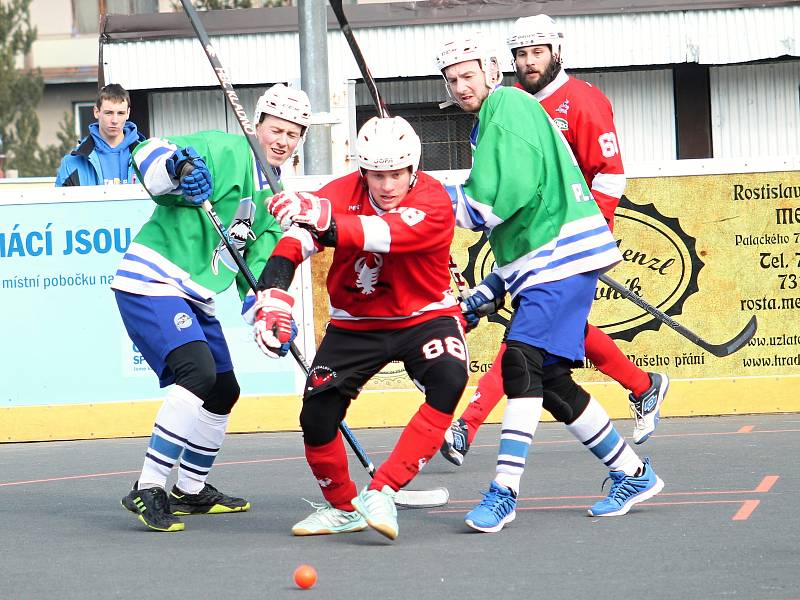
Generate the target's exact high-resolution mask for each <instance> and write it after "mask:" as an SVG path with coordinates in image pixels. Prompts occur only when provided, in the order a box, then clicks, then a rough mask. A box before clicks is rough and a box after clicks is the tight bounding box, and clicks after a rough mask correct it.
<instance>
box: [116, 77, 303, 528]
mask: <svg viewBox="0 0 800 600" xmlns="http://www.w3.org/2000/svg"><path fill="white" fill-rule="evenodd" d="M310 122H311V106H310V103H309V100H308V96H307V95H306V94H305V92H303V91H301V90H294V89H291V88H288V87H286V86H284V85H282V84H278V85H275V86H273V87H271V88H270V89H269V90H267V91H266V93H264V95H263V96H261V98H259V100H258V103H257V104H256V110H255V116H254V118H253V123H255V124H256V137H257V139H258V142H259V144H260V145H261V148H262V149H263V151H264V153H265V155H266V157H267V160H268V162H269V167H268V168H272V169H273V170H274V171H275V173H276V175H278V176H279V175H280V166H281V165H282V164H284V162H285V161H286V160H287V159H288V158H289V157H291V156H292V154H293V153H294V152H295V150H296V148H297V145H298V144H299V143H300V141H301V140H302V138H303V136H304V134H305V132H306V129H307V128H308V126H309V124H310ZM132 160H133V163H134V167H135V168H136V170H137V172H138V173H139V175H140V181H141V182H142V183H143V184H144V186H145V188H146V189H147V191H148V193H149V194H150V196H151V197H152V198H153V200H154V201H155V203H156V204H157V205H158V206H157V207H156V209H155V211H154V212H153V215H152V217H151V218H150V219H149V220H148V221H147V223H145V224H144V226H143V227H142V229H141V231H140V232H139V233H138V234H137V235H136V237H135V238H134V240H133V243H132V244H131V245H130V247H129V248H128V250H127V252H126V253H125V255H124V257H123V259H122V263H121V264H120V266H119V269H118V270H117V273H116V275H115V276H114V283H113V285H112V288H113V289H114V293H115V295H116V300H117V305H118V306H119V311H120V315H121V316H122V320H123V322H124V324H125V328H126V329H127V331H128V334H129V336H130V338H131V340H132V341H133V342H134V344H136V346H137V348H138V349H139V351H140V352H141V353H142V355H143V356H144V358H145V360H146V361H147V363H148V364H149V365H150V367H151V368H152V369H153V370H154V371H155V373H156V375H157V376H158V378H159V383H160V385H161V387H166V386H171V387H170V388H169V391H168V392H167V396H166V399H165V400H164V403H163V404H162V406H161V409H160V410H159V412H158V414H157V415H156V420H155V425H154V427H153V434H152V436H151V438H150V442H149V444H148V448H147V452H146V453H145V459H144V466H143V468H142V472H141V475H140V476H139V479H138V481H137V482H136V483H135V484H134V486H133V489H132V490H131V492H130V493H129V494H128V495H127V496H125V497H124V498H123V499H122V505H123V507H125V508H126V509H128V510H130V511H131V512H134V513H136V514H137V515H138V517H139V520H140V521H142V523H144V524H145V525H147V527H149V528H150V529H153V530H156V531H180V530H182V529H183V528H184V524H183V522H182V521H181V519H180V518H179V515H186V514H213V513H224V512H241V511H246V510H248V509H249V508H250V503H249V502H248V501H247V500H245V499H243V498H236V497H232V496H228V495H227V494H223V493H222V492H220V491H218V490H217V489H216V488H214V487H213V486H212V485H210V484H208V483H206V478H207V477H208V472H209V470H210V469H211V466H212V465H213V463H214V459H215V458H216V455H217V453H218V452H219V449H220V447H221V446H222V441H223V439H224V437H225V430H226V428H227V424H228V417H229V415H230V412H231V409H232V408H233V405H234V404H235V403H236V401H237V399H238V398H239V384H238V383H237V381H236V377H235V375H234V373H233V364H232V362H231V356H230V352H229V350H228V347H227V344H226V342H225V337H224V335H223V333H222V328H221V326H220V323H219V321H218V320H217V319H216V318H215V316H214V296H215V295H216V294H218V293H220V292H222V291H224V290H226V289H227V288H229V287H230V286H231V284H232V283H233V282H234V280H235V281H236V284H237V286H238V288H239V293H240V295H241V296H242V297H243V299H244V308H243V311H242V312H243V314H244V315H245V318H246V319H247V318H248V315H250V319H249V320H250V322H252V316H251V315H252V314H253V312H254V311H253V308H254V305H255V304H259V305H260V306H266V307H269V306H271V305H272V304H275V303H277V304H279V305H282V304H281V303H282V302H283V299H282V298H278V297H273V296H271V295H269V294H266V293H260V294H259V296H258V300H257V302H256V296H255V295H254V294H253V293H252V292H251V291H249V290H248V288H247V283H246V281H245V280H244V277H243V276H242V275H241V274H239V273H238V267H237V266H236V264H235V263H234V261H233V260H232V257H231V256H230V254H229V253H228V251H227V250H226V248H225V246H224V245H223V244H222V242H221V241H220V239H219V235H218V233H217V231H216V229H214V227H213V225H212V224H211V222H210V220H209V219H208V216H207V215H206V214H205V212H204V211H203V210H202V209H201V208H200V207H199V205H200V204H202V203H203V202H204V201H205V200H209V201H210V202H211V203H212V204H213V206H214V209H215V212H216V213H217V214H218V216H219V218H220V220H221V221H222V222H223V223H226V224H227V227H228V231H229V233H230V235H231V238H233V240H234V243H235V245H236V247H237V249H238V250H239V251H240V252H241V253H243V255H244V257H245V260H246V261H247V264H248V266H249V267H250V269H251V271H253V272H255V273H260V272H261V270H262V269H263V267H264V265H265V264H266V261H267V258H269V255H270V253H271V252H272V249H273V248H274V247H275V244H276V243H277V242H278V239H279V238H280V235H281V229H280V227H279V225H278V224H277V223H276V222H275V220H274V219H273V218H272V216H271V215H270V214H269V213H268V212H267V210H266V209H265V208H264V199H265V198H266V197H268V196H269V195H271V191H270V189H269V186H268V183H267V180H266V177H265V176H264V173H263V172H262V171H261V169H260V168H259V166H258V163H257V161H256V160H255V158H254V156H253V152H252V150H251V149H250V146H249V145H248V142H247V139H246V138H245V137H243V136H240V135H233V134H227V133H222V132H219V131H204V132H199V133H195V134H192V135H186V136H176V137H170V138H168V139H162V138H151V139H149V140H147V141H145V142H143V143H141V144H140V145H139V146H137V147H136V149H135V150H134V152H133V156H132ZM275 325H276V328H275V333H274V334H273V335H270V336H264V338H263V340H262V343H261V344H260V345H261V346H262V350H264V351H265V352H267V353H273V354H274V355H279V356H280V355H285V354H286V352H287V350H288V347H289V343H290V342H291V340H292V338H293V335H294V332H296V329H295V328H294V325H293V323H292V322H291V321H290V320H287V322H286V323H281V324H275ZM178 461H180V464H179V467H178V478H177V483H176V484H175V486H174V487H173V488H172V490H171V492H170V494H169V495H167V493H166V489H165V488H166V481H167V477H168V476H169V474H170V471H171V470H172V467H173V466H175V464H176V463H178Z"/></svg>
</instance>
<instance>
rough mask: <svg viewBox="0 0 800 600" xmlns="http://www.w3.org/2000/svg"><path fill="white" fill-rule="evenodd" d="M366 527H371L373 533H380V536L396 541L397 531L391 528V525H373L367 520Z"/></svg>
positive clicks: (373, 523)
mask: <svg viewBox="0 0 800 600" xmlns="http://www.w3.org/2000/svg"><path fill="white" fill-rule="evenodd" d="M367 525H369V526H370V527H372V528H373V529H374V530H375V531H377V532H378V533H380V534H381V535H382V536H384V537H386V538H389V539H390V540H395V539H397V533H398V531H397V529H395V528H394V527H392V526H391V525H387V524H386V523H375V522H373V521H370V520H369V519H367Z"/></svg>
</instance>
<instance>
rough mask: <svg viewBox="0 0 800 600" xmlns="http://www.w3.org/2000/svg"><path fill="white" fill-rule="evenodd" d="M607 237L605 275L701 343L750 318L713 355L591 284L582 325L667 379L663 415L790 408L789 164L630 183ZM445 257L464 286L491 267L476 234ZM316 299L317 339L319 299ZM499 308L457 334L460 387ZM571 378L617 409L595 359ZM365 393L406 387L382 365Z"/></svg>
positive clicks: (796, 284) (794, 294) (798, 338)
mask: <svg viewBox="0 0 800 600" xmlns="http://www.w3.org/2000/svg"><path fill="white" fill-rule="evenodd" d="M614 234H615V237H616V238H617V240H618V243H619V247H620V250H621V251H622V255H623V262H622V263H620V264H619V265H618V266H616V267H615V268H614V269H613V270H611V271H610V272H609V273H608V275H609V276H610V277H612V278H613V279H614V280H616V281H618V282H620V283H622V284H623V285H624V286H625V287H626V288H628V289H630V290H632V291H633V292H635V293H636V294H638V295H639V296H641V297H642V298H644V299H645V300H646V301H647V302H648V303H649V304H651V305H652V306H654V307H655V308H657V309H658V310H659V311H661V312H662V313H665V314H666V315H668V316H669V317H670V318H672V319H674V320H675V321H676V322H677V323H679V324H680V325H681V326H683V327H685V328H686V329H688V330H689V331H690V332H691V333H694V334H696V336H698V337H699V338H700V339H701V340H704V341H705V342H708V343H709V344H713V345H717V344H726V343H728V342H730V341H732V340H735V339H736V338H737V336H738V335H739V334H740V333H741V332H742V331H743V330H745V329H746V326H747V325H748V323H749V322H750V320H751V319H752V318H753V317H755V322H756V324H757V330H756V332H755V334H754V336H753V337H752V339H751V340H750V341H749V342H748V343H747V344H745V345H744V347H743V348H741V349H740V350H738V351H736V352H734V353H732V354H730V355H728V356H722V357H718V356H714V354H712V353H711V352H709V351H707V350H706V349H704V348H702V347H700V346H699V345H697V344H696V343H694V342H693V341H691V340H690V339H687V337H685V336H682V335H681V334H679V333H678V332H677V331H675V330H674V329H673V328H670V327H669V326H668V325H667V324H665V323H663V322H662V321H660V320H659V319H656V318H654V317H653V316H652V315H651V314H650V313H648V312H646V311H645V310H644V309H642V308H640V307H639V306H638V305H637V304H634V303H633V302H631V301H630V300H629V299H626V298H624V297H623V296H622V295H621V294H620V293H619V292H617V291H614V290H612V289H611V288H609V287H608V286H607V285H605V284H603V283H602V282H601V283H600V284H599V285H598V288H597V292H596V295H595V303H594V306H593V309H592V312H591V315H590V322H591V323H592V324H594V325H596V326H598V327H600V328H601V329H602V330H603V331H605V332H606V333H608V334H609V335H610V336H611V337H612V338H614V339H615V341H616V342H617V344H618V346H619V347H620V348H621V350H622V351H623V352H624V353H625V354H626V355H627V356H628V357H629V358H630V360H631V361H633V362H634V363H635V364H636V365H637V366H639V367H641V368H642V369H643V370H644V371H651V372H652V371H655V372H662V373H666V374H668V375H669V377H670V379H671V380H672V384H671V391H670V395H669V400H668V402H667V403H665V406H664V411H663V412H664V414H666V415H670V414H673V415H678V414H680V415H693V414H726V413H736V412H740V413H741V412H776V411H787V412H788V411H797V410H800V394H799V393H798V392H800V331H799V330H800V173H799V172H796V171H785V172H771V173H747V174H724V175H694V176H679V177H675V176H663V177H652V178H650V177H646V178H636V179H630V180H629V181H628V186H627V189H626V194H625V196H624V197H623V199H622V202H621V203H620V206H619V208H618V210H617V213H616V219H615V229H614ZM452 255H453V258H454V259H455V261H456V263H457V264H458V265H459V267H460V269H461V270H462V271H463V274H464V276H465V278H466V279H467V281H468V282H469V283H470V284H471V285H474V284H475V283H476V282H478V281H480V280H481V279H482V278H483V277H485V276H486V275H487V274H488V273H489V271H490V270H491V269H492V267H493V266H494V261H493V257H492V254H491V250H490V248H489V244H488V242H487V240H486V238H485V237H484V236H481V235H478V234H475V233H472V232H469V231H464V230H458V231H457V232H456V237H455V241H454V244H453V248H452ZM328 260H329V258H328V257H325V256H324V255H323V256H322V257H317V258H315V262H314V263H312V272H313V273H314V295H315V298H320V297H325V296H324V294H325V288H324V278H325V275H326V273H327V265H328V264H329V263H328V262H327V261H328ZM409 276H413V274H409ZM315 305H316V312H315V322H316V328H317V331H316V334H317V339H318V340H319V339H320V336H321V335H322V333H323V329H324V325H325V323H326V322H327V318H328V317H327V306H326V303H325V302H319V301H316V302H315ZM510 316H511V308H510V304H509V303H508V302H507V303H506V307H505V308H503V309H502V310H501V311H500V312H499V313H498V314H497V315H494V316H493V317H491V318H490V319H489V320H488V322H487V321H482V323H481V325H480V326H479V327H478V328H477V329H476V330H475V331H473V332H471V333H470V334H469V335H468V338H467V339H468V344H469V351H470V371H471V373H470V383H469V384H470V386H474V385H476V384H477V381H478V379H479V378H480V376H481V375H482V374H483V373H485V372H486V371H487V370H488V368H489V367H490V365H491V363H492V360H493V359H494V356H495V354H496V352H497V349H498V346H499V344H500V342H501V340H502V337H503V334H504V331H505V326H506V324H507V323H508V320H509V318H510ZM343 351H346V349H343ZM575 378H576V380H577V381H579V382H581V383H582V384H585V385H586V387H587V389H588V390H589V391H590V392H591V393H592V394H593V395H595V396H596V397H598V398H599V399H601V400H603V401H604V403H607V404H610V406H607V408H609V412H611V414H612V416H617V417H619V416H627V394H628V391H627V390H624V389H623V388H622V387H621V386H619V385H618V384H616V383H615V382H612V380H611V379H609V378H608V377H607V376H605V375H604V374H602V373H601V372H600V371H598V370H597V369H596V368H595V367H594V365H592V364H591V363H587V368H585V369H579V370H577V371H576V372H575ZM365 389H367V390H372V391H399V390H412V389H414V386H413V384H412V383H411V382H410V381H409V380H408V378H407V377H406V376H405V373H404V371H403V366H402V364H399V363H398V364H394V363H392V364H389V365H387V367H386V368H385V369H384V370H383V371H382V372H381V373H380V374H379V375H377V376H376V377H375V378H373V380H372V381H371V382H370V383H369V384H368V386H367V387H366V388H365ZM468 391H471V390H468ZM419 398H421V396H419V395H418V399H419ZM500 410H502V405H501V407H500ZM500 414H501V413H500V412H497V411H496V412H495V413H494V415H493V416H494V417H495V418H497V417H498V415H500Z"/></svg>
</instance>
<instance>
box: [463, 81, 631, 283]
mask: <svg viewBox="0 0 800 600" xmlns="http://www.w3.org/2000/svg"><path fill="white" fill-rule="evenodd" d="M477 127H478V131H477V137H476V138H475V140H474V141H475V152H474V156H473V165H472V169H471V171H470V174H469V178H468V179H467V181H466V182H465V183H464V185H463V186H454V187H452V188H450V190H449V191H450V193H451V198H452V199H453V201H454V203H455V204H456V206H455V208H456V219H457V222H458V224H459V225H461V226H465V227H468V228H470V229H474V230H483V231H485V232H486V233H487V236H488V238H489V243H490V244H491V247H492V252H493V253H494V256H495V260H496V262H497V266H498V273H499V274H500V275H501V277H503V279H504V281H505V282H506V286H507V288H508V291H509V292H510V293H511V295H512V296H515V295H516V294H517V293H518V292H519V291H520V290H522V289H525V288H527V287H530V286H531V285H536V284H539V283H545V282H548V281H558V280H560V279H565V278H567V277H569V276H571V275H576V274H579V273H587V272H590V271H596V270H599V269H603V268H607V267H610V266H612V265H614V264H616V263H617V262H619V261H620V260H621V259H622V256H621V255H620V252H619V249H618V248H617V245H616V243H615V241H614V238H613V237H612V235H611V232H610V231H609V229H608V226H607V224H606V221H605V219H604V218H603V216H602V214H601V213H600V209H599V208H598V207H597V204H596V203H595V202H594V199H593V198H592V195H591V192H590V191H589V188H588V186H587V185H586V181H585V180H584V178H583V175H582V174H581V171H580V169H579V168H578V164H577V162H576V161H575V157H574V156H573V154H572V151H571V150H570V148H569V146H568V145H567V142H566V140H565V139H564V137H563V136H562V135H561V133H560V132H559V131H558V129H557V128H556V127H555V125H554V124H553V122H552V121H551V120H550V118H549V117H548V116H547V113H546V112H545V111H544V109H543V108H542V107H541V105H540V104H539V102H538V101H537V100H535V99H534V98H533V97H532V96H531V95H530V94H528V93H526V92H524V91H522V90H519V89H516V88H499V89H497V90H495V91H494V92H493V93H491V94H490V95H489V96H488V97H487V98H486V99H485V100H484V102H483V105H482V106H481V109H480V112H479V113H478V125H477Z"/></svg>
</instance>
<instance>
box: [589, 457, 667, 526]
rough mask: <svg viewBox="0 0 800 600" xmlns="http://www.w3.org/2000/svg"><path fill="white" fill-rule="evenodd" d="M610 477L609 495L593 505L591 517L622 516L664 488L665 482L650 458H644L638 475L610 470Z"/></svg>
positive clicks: (590, 511) (590, 512) (590, 510)
mask: <svg viewBox="0 0 800 600" xmlns="http://www.w3.org/2000/svg"><path fill="white" fill-rule="evenodd" d="M608 479H611V489H610V490H609V491H608V496H607V497H606V498H604V499H603V500H600V501H599V502H595V503H594V505H592V507H591V508H590V509H589V516H591V517H617V516H622V515H624V514H627V512H628V511H629V510H630V509H631V507H632V506H633V505H634V504H638V503H639V502H644V501H645V500H647V499H648V498H652V497H653V496H655V495H656V494H657V493H658V492H660V491H661V490H663V489H664V482H663V481H662V480H661V478H660V477H659V476H658V475H656V473H655V471H653V467H652V466H650V459H649V458H645V459H644V471H643V472H642V474H641V475H639V476H638V477H633V476H630V475H625V473H623V472H622V471H610V472H609V474H608ZM603 483H605V481H604V482H603Z"/></svg>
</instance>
